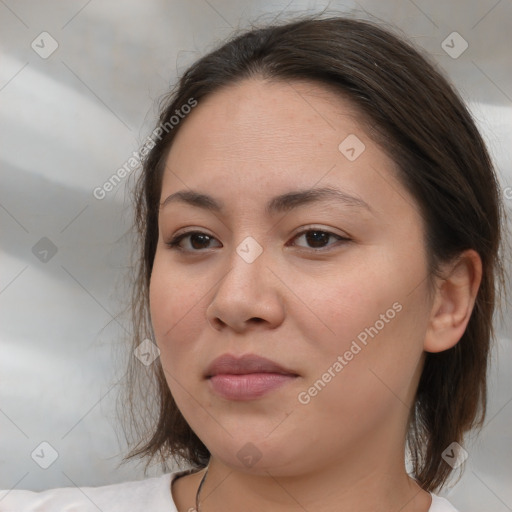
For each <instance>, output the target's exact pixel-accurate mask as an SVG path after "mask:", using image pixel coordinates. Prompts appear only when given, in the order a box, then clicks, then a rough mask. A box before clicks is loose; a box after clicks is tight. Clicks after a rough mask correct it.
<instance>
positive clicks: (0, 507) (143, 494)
mask: <svg viewBox="0 0 512 512" xmlns="http://www.w3.org/2000/svg"><path fill="white" fill-rule="evenodd" d="M188 472H189V470H185V471H175V472H173V473H165V474H164V475H162V476H159V477H155V478H146V479H145V480H139V481H133V482H122V483H120V484H111V485H104V486H101V487H80V488H78V487H60V488H57V489H49V490H46V491H40V492H34V491H24V490H19V489H14V490H11V491H8V490H2V491H0V512H98V510H101V511H102V512H127V511H129V512H148V511H150V512H178V510H177V508H176V505H175V503H174V500H173V498H172V495H171V482H172V481H173V480H174V479H175V478H176V477H177V476H179V475H182V474H186V473H188ZM430 494H431V496H432V505H431V506H430V508H429V512H458V511H457V509H455V508H454V507H453V506H452V505H451V504H450V502H449V501H448V500H446V499H445V498H441V497H439V496H436V495H435V494H433V493H430ZM181 512H183V511H181Z"/></svg>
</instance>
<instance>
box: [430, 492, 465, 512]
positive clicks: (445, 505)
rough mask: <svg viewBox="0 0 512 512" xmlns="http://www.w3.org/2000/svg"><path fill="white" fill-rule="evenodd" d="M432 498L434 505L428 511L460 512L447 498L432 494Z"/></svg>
mask: <svg viewBox="0 0 512 512" xmlns="http://www.w3.org/2000/svg"><path fill="white" fill-rule="evenodd" d="M430 495H431V496H432V504H431V505H430V508H429V509H428V512H459V511H458V510H457V509H456V508H455V507H454V506H453V505H452V504H451V503H450V502H449V501H448V500H447V499H446V498H441V496H437V495H436V494H434V493H432V492H431V493H430Z"/></svg>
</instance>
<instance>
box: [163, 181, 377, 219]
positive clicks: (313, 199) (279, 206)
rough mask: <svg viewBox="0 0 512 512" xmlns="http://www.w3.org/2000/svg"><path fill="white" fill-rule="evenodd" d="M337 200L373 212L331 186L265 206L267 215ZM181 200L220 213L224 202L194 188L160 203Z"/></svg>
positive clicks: (276, 199)
mask: <svg viewBox="0 0 512 512" xmlns="http://www.w3.org/2000/svg"><path fill="white" fill-rule="evenodd" d="M322 201H323V202H327V201H331V202H339V203H341V204H344V205H347V206H352V207H356V208H364V209H366V210H368V211H370V212H371V213H374V210H373V208H372V207H371V206H370V205H369V204H367V203H366V202H365V201H363V200H362V199H361V198H359V197H355V196H351V195H350V194H347V193H346V192H343V191H342V190H339V189H337V188H333V187H323V188H313V189H307V190H296V191H291V192H287V193H285V194H281V195H279V196H276V197H273V198H272V199H271V200H270V201H269V202H268V203H267V206H266V208H265V211H266V213H267V215H275V214H277V213H283V212H287V211H289V210H292V209H294V208H298V207H300V206H304V205H307V204H311V203H318V202H322ZM173 202H181V203H185V204H189V205H191V206H195V207H198V208H203V209H204V210H208V211H212V212H217V213H222V211H223V209H224V203H223V202H222V201H219V200H217V199H214V198H213V197H212V196H209V195H207V194H203V193H201V192H197V191H194V190H180V191H179V192H175V193H174V194H171V195H170V196H168V197H167V198H166V199H165V200H164V201H163V202H161V203H160V208H164V207H165V206H167V205H168V204H170V203H173Z"/></svg>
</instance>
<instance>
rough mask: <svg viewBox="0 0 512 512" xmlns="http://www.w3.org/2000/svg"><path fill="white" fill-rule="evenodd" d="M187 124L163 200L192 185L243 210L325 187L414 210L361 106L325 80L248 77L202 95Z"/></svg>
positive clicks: (172, 156) (170, 162) (382, 206)
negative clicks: (295, 191)
mask: <svg viewBox="0 0 512 512" xmlns="http://www.w3.org/2000/svg"><path fill="white" fill-rule="evenodd" d="M182 123H183V124H182V125H180V129H179V131H178V133H177V135H176V137H175V139H174V143H173V146H172V148H171V150H170V152H169V155H168V157H167V161H166V166H165V170H164V176H163V184H162V193H161V199H162V200H164V199H165V198H166V197H167V196H168V195H169V194H171V193H173V192H175V191H177V190H183V189H187V188H191V189H194V190H199V189H201V191H203V192H207V193H210V194H212V195H213V194H215V195H216V197H218V198H220V199H221V200H224V199H225V201H224V202H227V203H230V204H234V203H237V204H240V207H243V206H244V205H248V204H249V203H250V202H252V201H257V200H258V201H260V202H263V201H264V202H265V204H266V203H267V200H268V198H269V197H270V195H272V196H275V195H277V194H280V193H281V194H282V193H286V192H288V191H290V190H292V189H308V188H313V187H314V186H324V185H326V186H336V187H338V188H341V189H343V190H344V191H346V192H348V193H351V194H352V195H356V196H359V197H363V198H364V200H365V201H366V202H367V203H368V204H370V205H371V206H373V208H374V209H375V210H386V209H388V210H389V209H390V208H391V210H393V211H394V213H397V214H399V215H403V214H404V206H405V207H409V208H413V209H415V204H414V200H413V199H412V197H410V196H409V195H408V193H407V191H406V190H405V189H404V187H403V186H402V185H401V183H400V182H399V181H398V180H397V178H396V166H395V163H394V162H393V161H392V160H391V159H390V158H389V157H388V156H387V155H386V154H385V152H384V151H383V150H382V149H381V148H380V147H379V146H378V145H377V144H376V143H374V142H373V141H372V140H371V139H370V138H369V137H368V135H367V133H366V131H365V130H364V129H363V126H365V125H364V120H363V118H362V116H361V115H360V114H359V112H358V110H357V109H356V108H355V107H354V106H353V105H352V104H351V103H350V102H349V101H348V100H346V99H345V98H343V97H341V96H340V95H337V94H335V93H334V91H333V90H329V89H328V88H325V87H322V86H321V85H318V84H315V83H309V82H295V81H294V82H268V81H264V80H256V79H250V80H244V81H242V82H239V83H236V84H234V85H230V86H228V87H224V88H223V89H221V90H219V91H217V92H215V93H213V94H212V95H210V96H208V97H206V98H205V99H203V100H201V101H200V102H199V103H198V106H197V107H195V108H194V110H193V111H192V112H191V113H190V114H189V115H188V116H187V118H186V119H185V120H184V121H182ZM347 141H348V142H347ZM347 149H348V150H353V151H352V152H350V151H349V152H348V153H347ZM354 156H355V158H354ZM349 157H350V158H349ZM270 191H271V192H272V194H270ZM397 199H398V200H399V201H397ZM404 199H405V202H406V203H408V204H405V205H404V204H403V203H404Z"/></svg>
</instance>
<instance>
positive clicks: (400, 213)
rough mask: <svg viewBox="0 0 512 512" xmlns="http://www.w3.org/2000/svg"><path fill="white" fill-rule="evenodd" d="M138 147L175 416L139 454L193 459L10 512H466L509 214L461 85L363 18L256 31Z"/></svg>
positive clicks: (164, 383)
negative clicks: (457, 471)
mask: <svg viewBox="0 0 512 512" xmlns="http://www.w3.org/2000/svg"><path fill="white" fill-rule="evenodd" d="M143 154H145V161H144V165H143V171H142V174H141V176H140V178H139V182H138V186H137V189H136V194H135V201H136V226H137V228H138V230H139V234H140V236H141V242H142V245H141V261H140V266H139V275H138V281H137V286H136V287H135V288H134V312H135V314H134V320H135V328H136V332H137V337H136V339H135V344H134V348H136V347H139V345H140V343H141V342H142V340H143V339H144V338H146V337H147V332H148V329H150V330H151V331H152V334H151V337H152V338H153V340H154V342H155V343H156V345H157V346H158V348H159V350H160V358H159V359H157V360H156V361H155V362H154V363H153V364H152V365H151V366H149V368H150V369H151V370H152V371H154V372H155V377H156V382H157V385H158V391H159V406H160V416H159V419H158V422H157V424H156V426H155V427H154V429H153V431H151V432H150V436H149V438H148V439H146V440H145V441H141V443H140V444H139V446H138V447H137V448H136V449H134V450H133V451H132V452H131V453H130V454H129V456H128V457H127V458H131V457H135V456H153V455H155V454H159V455H160V457H161V459H162V461H164V462H165V460H167V459H168V458H169V457H175V458H176V459H180V460H185V461H186V462H187V463H188V465H189V466H191V469H188V470H185V471H177V472H173V473H167V474H165V475H163V476H162V477H159V478H151V479H147V480H144V481H142V482H126V483H123V484H116V485H111V486H105V487H98V488H82V489H81V490H76V489H75V490H73V489H55V490H51V491H45V492H43V493H31V492H28V491H11V492H10V493H9V494H7V495H6V496H5V497H4V498H3V500H2V501H0V510H11V509H16V507H17V506H18V507H21V508H22V509H23V510H52V511H53V510H59V507H61V506H64V505H65V504H69V503H70V502H73V504H76V505H78V504H79V503H80V505H81V506H82V508H77V509H76V510H88V508H87V507H89V508H91V510H92V509H93V508H94V509H95V510H96V509H97V508H100V509H101V510H103V511H104V512H106V511H107V510H121V509H123V510H125V509H126V508H127V506H129V507H130V510H152V511H164V510H166V511H167V510H180V511H185V510H191V509H197V510H201V511H203V512H204V511H206V512H213V511H220V510H222V511H231V510H233V511H234V510H261V509H268V510H272V511H277V512H279V511H292V510H325V511H331V510H336V511H338V512H339V511H357V510H372V511H391V510H396V511H398V510H400V511H402V512H411V511H415V512H426V511H430V512H442V511H453V510H455V509H454V508H453V506H452V505H451V504H450V503H449V502H448V501H447V500H445V499H443V498H440V497H439V496H437V494H435V493H434V491H437V490H438V489H441V488H442V485H443V484H444V483H445V482H446V480H447V478H448V477H449V476H450V474H451V472H452V471H453V469H454V468H458V467H459V466H460V465H461V464H462V463H463V461H464V458H465V456H466V455H467V454H466V452H465V450H464V448H463V447H462V444H463V435H464V433H465V432H466V431H468V430H469V429H471V428H472V427H474V426H481V425H482V422H483V419H484V416H485V404H486V367H487V357H488V352H489V348H490V340H491V339H492V337H493V326H492V315H493V311H494V304H495V297H496V295H497V288H496V284H499V283H500V282H502V281H500V280H502V264H501V261H500V259H499V256H498V249H499V244H500V237H501V222H502V209H501V204H500V199H499V191H498V184H497V179H496V176H495V173H494V171H493V168H492V164H491V161H490V158H489V155H488V153H487V150H486V148H485V146H484V143H483V141H482V138H481V136H480V135H479V133H478V131H477V129H476V127H475V125H474V123H473V121H472V119H471V116H470V115H469V113H468V111H467V109H466V108H465V106H464V105H463V103H462V102H461V100H460V99H459V97H458V96H457V94H456V93H455V92H454V91H453V90H452V88H451V87H450V85H449V84H448V83H447V81H446V79H444V78H443V77H442V76H441V75H440V73H439V72H438V71H437V70H436V69H435V67H434V66H433V65H432V64H430V63H429V62H428V61H427V60H426V59H425V58H424V57H422V56H421V55H420V54H419V53H418V51H417V50H415V49H413V48H412V47H411V46H410V45H409V44H407V43H405V42H403V41H401V40H400V39H399V38H397V37H396V36H395V35H392V34H391V33H389V32H387V31H385V30H383V29H382V28H379V27H376V26H375V25H373V24H371V23H368V22H365V21H357V20H351V19H344V18H330V19H315V18H314V17H310V18H304V19H300V20H296V21H294V22H290V23H287V24H284V25H280V26H271V27H267V28H263V29H255V30H252V31H249V32H247V33H244V34H242V35H239V36H237V37H235V38H233V39H232V40H230V41H228V42H227V43H225V44H224V45H223V46H222V47H220V48H219V49H218V50H216V51H214V52H212V53H210V54H208V55H206V56H205V57H203V58H202V59H201V60H199V61H198V62H197V63H195V64H194V65H193V66H192V67H191V68H190V69H189V70H188V71H187V72H186V73H185V75H184V76H183V77H182V79H181V81H180V83H179V87H178V89H177V90H176V91H174V92H173V93H172V94H170V95H169V97H168V98H167V100H166V102H164V105H163V107H162V111H161V115H160V120H159V124H158V126H157V128H156V129H155V131H154V132H153V135H152V137H151V138H150V139H149V140H148V144H147V145H146V147H145V150H144V152H143ZM146 342H147V340H146ZM146 342H144V343H146ZM146 348H147V347H146ZM146 353H147V352H146ZM134 363H135V366H134V367H133V368H131V371H132V373H133V372H134V371H136V370H138V369H140V368H141V366H142V365H141V364H140V362H139V361H138V360H136V361H134ZM132 378H133V379H134V380H135V375H132ZM406 448H407V453H408V454H409V457H410V461H409V466H410V468H409V470H408V469H407V467H406V464H405V459H404V455H405V453H406ZM408 471H409V473H408ZM36 502H37V503H40V504H44V506H42V507H41V508H34V507H35V506H36V505H35V503H36ZM6 503H7V505H6ZM93 505H94V507H93ZM6 506H7V508H2V507H6ZM9 507H11V508H9ZM30 507H33V508H30ZM45 507H46V508H45Z"/></svg>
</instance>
